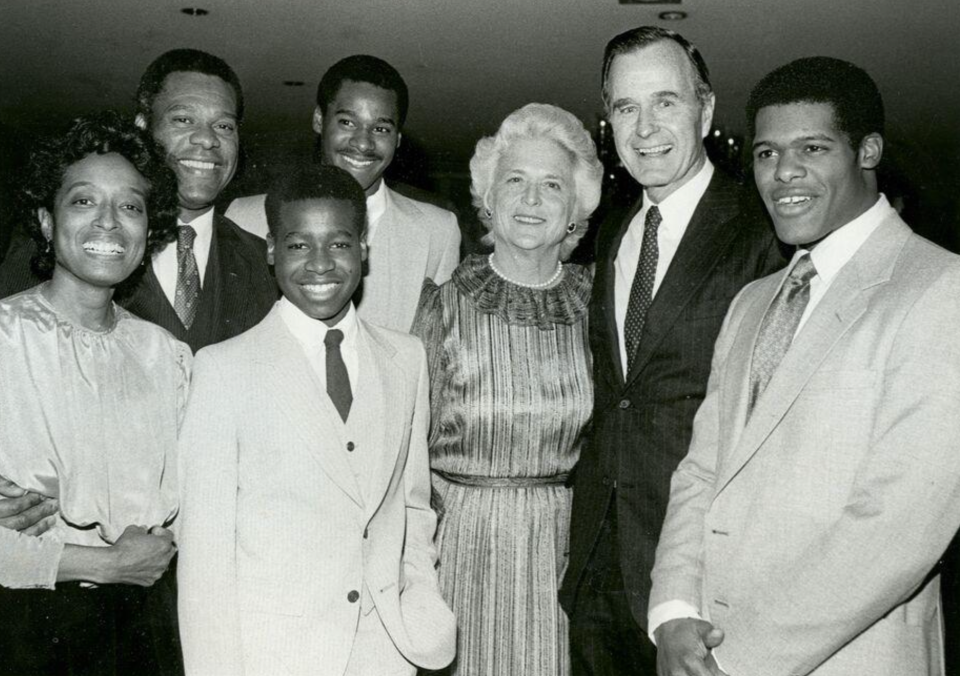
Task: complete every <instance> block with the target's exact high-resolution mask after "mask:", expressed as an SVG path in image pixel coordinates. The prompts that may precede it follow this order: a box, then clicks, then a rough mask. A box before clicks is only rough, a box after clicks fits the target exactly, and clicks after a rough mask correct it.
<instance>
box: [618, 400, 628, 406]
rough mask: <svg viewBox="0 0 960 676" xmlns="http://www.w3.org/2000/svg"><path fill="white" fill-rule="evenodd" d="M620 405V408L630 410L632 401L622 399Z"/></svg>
mask: <svg viewBox="0 0 960 676" xmlns="http://www.w3.org/2000/svg"><path fill="white" fill-rule="evenodd" d="M618 405H619V406H620V408H630V400H629V399H621V400H620V403H619V404H618Z"/></svg>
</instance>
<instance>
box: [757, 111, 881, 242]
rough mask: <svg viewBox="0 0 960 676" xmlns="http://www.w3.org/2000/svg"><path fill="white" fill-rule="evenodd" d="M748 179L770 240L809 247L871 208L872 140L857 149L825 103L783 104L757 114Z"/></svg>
mask: <svg viewBox="0 0 960 676" xmlns="http://www.w3.org/2000/svg"><path fill="white" fill-rule="evenodd" d="M755 128H756V133H755V138H754V144H753V176H754V180H755V181H756V184H757V189H758V190H759V191H760V195H761V197H762V198H763V202H764V205H765V206H766V208H767V211H768V212H769V213H770V217H771V218H772V219H773V224H774V227H775V228H776V231H777V237H779V238H780V239H781V240H782V241H784V242H786V243H787V244H793V245H797V246H806V245H810V244H813V243H816V242H818V241H820V240H821V239H823V238H824V237H826V236H827V235H829V234H830V233H831V232H833V231H834V230H837V229H838V228H841V227H843V226H844V225H846V224H847V223H849V222H850V221H852V220H854V219H855V218H856V217H857V216H859V215H860V214H862V213H863V212H865V211H866V210H867V209H869V208H870V207H871V206H873V205H874V203H876V201H877V198H878V193H877V186H876V177H875V175H874V174H875V172H874V171H873V170H874V169H876V167H877V165H878V164H879V162H880V157H881V154H882V152H883V139H882V138H881V137H880V135H879V134H868V135H867V136H865V137H864V139H863V141H862V142H861V143H860V147H859V148H856V149H855V148H853V147H852V146H851V145H850V139H849V138H848V136H847V135H846V134H844V133H843V132H842V131H840V129H839V128H838V127H837V124H836V120H835V119H834V111H833V106H832V105H831V104H829V103H806V102H798V103H789V104H785V105H777V106H767V107H765V108H761V109H760V110H759V111H758V112H757V118H756V127H755Z"/></svg>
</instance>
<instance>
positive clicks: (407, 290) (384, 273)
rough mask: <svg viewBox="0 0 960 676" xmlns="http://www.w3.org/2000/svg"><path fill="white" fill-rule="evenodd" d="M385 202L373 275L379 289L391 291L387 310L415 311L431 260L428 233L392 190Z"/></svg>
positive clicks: (374, 248)
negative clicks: (413, 309) (429, 257)
mask: <svg viewBox="0 0 960 676" xmlns="http://www.w3.org/2000/svg"><path fill="white" fill-rule="evenodd" d="M386 200H387V206H386V210H385V211H384V212H383V216H381V217H380V222H379V223H378V225H377V234H376V237H375V238H374V240H373V242H371V243H370V247H371V252H372V253H371V256H370V265H371V269H370V274H371V276H373V277H376V279H377V280H378V281H379V288H381V289H389V300H387V303H388V306H387V307H388V308H408V307H416V303H417V299H418V298H419V297H420V288H421V287H422V286H423V274H424V271H425V270H426V269H427V258H428V256H429V247H427V246H426V245H425V243H426V241H427V233H425V232H424V230H423V227H422V226H421V225H420V223H418V222H417V218H416V216H415V215H414V214H410V213H409V212H408V211H407V210H406V209H404V208H403V205H402V203H401V202H399V201H397V200H396V199H395V197H394V194H393V191H391V190H390V189H389V188H387V193H386ZM373 252H377V253H373ZM373 266H378V267H379V269H377V270H374V269H373ZM411 296H412V298H411ZM384 310H386V308H384ZM408 328H409V327H408Z"/></svg>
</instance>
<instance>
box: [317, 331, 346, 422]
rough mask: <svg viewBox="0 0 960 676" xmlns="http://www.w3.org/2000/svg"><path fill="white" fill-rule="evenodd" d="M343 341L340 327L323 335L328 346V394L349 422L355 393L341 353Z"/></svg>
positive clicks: (325, 344)
mask: <svg viewBox="0 0 960 676" xmlns="http://www.w3.org/2000/svg"><path fill="white" fill-rule="evenodd" d="M342 342H343V331H341V330H339V329H330V330H329V331H327V335H326V336H324V337H323V344H324V346H326V348H327V350H326V352H327V394H328V395H329V396H330V401H332V402H333V405H334V406H336V407H337V412H338V413H340V417H341V418H343V422H347V416H348V415H350V405H351V404H352V403H353V393H352V392H351V391H350V375H349V374H348V373H347V365H346V364H344V363H343V356H342V355H341V354H340V343H342Z"/></svg>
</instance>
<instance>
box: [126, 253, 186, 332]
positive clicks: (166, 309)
mask: <svg viewBox="0 0 960 676" xmlns="http://www.w3.org/2000/svg"><path fill="white" fill-rule="evenodd" d="M120 304H121V305H123V307H124V308H126V309H127V310H129V311H130V312H132V313H133V314H135V315H137V316H138V317H140V318H141V319H145V320H147V321H149V322H153V323H154V324H157V325H158V326H162V327H163V328H165V329H167V330H168V331H169V332H170V333H172V334H173V335H174V336H175V337H176V338H177V339H178V340H185V339H186V330H185V329H184V328H183V324H181V323H180V318H179V317H177V313H176V311H175V310H174V309H173V306H172V305H171V304H170V301H169V300H167V295H166V294H165V293H164V292H163V287H161V286H160V280H158V279H157V275H156V273H154V271H153V265H152V264H148V265H147V269H146V271H145V272H144V273H143V277H141V278H140V281H139V282H137V286H136V288H135V289H133V290H132V291H131V292H130V295H129V296H126V297H125V298H122V299H120Z"/></svg>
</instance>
